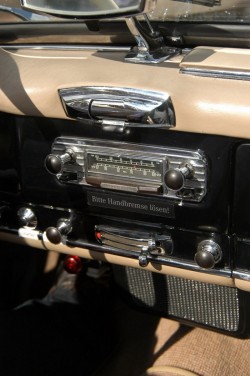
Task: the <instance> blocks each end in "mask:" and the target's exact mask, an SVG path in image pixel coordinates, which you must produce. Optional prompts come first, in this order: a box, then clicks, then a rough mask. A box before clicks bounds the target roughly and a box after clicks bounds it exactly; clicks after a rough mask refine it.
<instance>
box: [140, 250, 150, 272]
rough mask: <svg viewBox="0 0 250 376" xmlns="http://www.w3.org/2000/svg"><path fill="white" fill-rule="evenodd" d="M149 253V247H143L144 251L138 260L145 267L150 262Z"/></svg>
mask: <svg viewBox="0 0 250 376" xmlns="http://www.w3.org/2000/svg"><path fill="white" fill-rule="evenodd" d="M148 255H149V248H148V247H142V251H141V253H140V255H139V259H138V260H139V265H140V266H141V267H143V268H145V267H146V266H147V265H148V263H149V260H148Z"/></svg>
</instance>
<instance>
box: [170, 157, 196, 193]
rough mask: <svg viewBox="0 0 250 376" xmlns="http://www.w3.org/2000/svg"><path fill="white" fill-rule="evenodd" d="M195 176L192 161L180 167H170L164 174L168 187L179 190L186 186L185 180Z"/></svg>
mask: <svg viewBox="0 0 250 376" xmlns="http://www.w3.org/2000/svg"><path fill="white" fill-rule="evenodd" d="M193 176H194V168H193V166H192V165H191V164H190V163H186V164H185V165H183V166H181V167H180V168H176V169H169V170H168V171H167V172H166V174H165V176H164V181H165V184H166V186H167V188H168V189H171V190H173V191H179V190H180V189H182V188H183V187H184V184H185V180H186V179H191V178H192V177H193Z"/></svg>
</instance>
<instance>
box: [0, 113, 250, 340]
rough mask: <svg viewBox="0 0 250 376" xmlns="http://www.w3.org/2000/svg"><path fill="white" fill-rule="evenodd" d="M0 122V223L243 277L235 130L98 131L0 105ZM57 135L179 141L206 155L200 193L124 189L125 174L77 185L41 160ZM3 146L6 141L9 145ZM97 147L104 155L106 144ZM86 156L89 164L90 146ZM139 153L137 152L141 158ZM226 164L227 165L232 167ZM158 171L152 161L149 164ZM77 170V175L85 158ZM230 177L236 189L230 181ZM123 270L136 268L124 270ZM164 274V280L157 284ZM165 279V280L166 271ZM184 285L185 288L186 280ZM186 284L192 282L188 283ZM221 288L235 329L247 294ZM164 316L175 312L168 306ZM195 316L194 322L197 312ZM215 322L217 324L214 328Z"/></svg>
mask: <svg viewBox="0 0 250 376" xmlns="http://www.w3.org/2000/svg"><path fill="white" fill-rule="evenodd" d="M1 121H2V122H3V123H4V124H6V127H2V128H1V129H2V130H1V135H2V139H1V142H2V144H3V145H6V147H3V148H2V149H1V153H2V158H3V159H5V161H6V162H7V163H5V164H4V166H5V167H4V169H6V166H7V169H8V170H11V171H12V172H13V174H12V175H11V176H12V178H11V179H10V178H9V175H8V174H5V173H1V175H0V195H1V201H2V206H1V231H4V232H6V233H12V234H16V235H20V228H22V226H24V227H28V228H30V230H31V232H32V228H34V229H35V235H34V234H33V235H32V236H37V237H38V239H42V238H43V234H46V236H47V238H48V239H49V241H50V242H51V243H54V244H58V243H60V242H62V243H63V244H64V245H66V246H68V247H79V248H87V249H90V250H92V251H97V252H104V253H108V254H112V255H118V256H121V257H124V258H128V259H134V260H137V261H138V266H140V267H144V266H147V265H148V264H149V263H150V262H153V263H154V264H156V265H159V267H160V266H161V265H166V266H170V267H174V268H180V269H181V270H185V269H186V270H189V271H194V272H198V273H200V274H204V273H205V274H210V275H211V276H213V275H214V276H221V277H223V278H228V279H230V278H232V276H233V275H234V276H236V277H240V278H243V280H246V278H247V275H249V269H250V266H249V252H248V249H249V242H248V240H245V239H242V235H243V234H246V236H247V224H248V219H247V218H248V217H247V215H246V214H247V213H246V210H247V205H246V206H245V207H244V203H243V201H242V200H243V195H242V192H246V189H247V188H246V187H245V186H244V184H243V183H244V182H243V181H242V178H243V176H246V175H247V171H245V170H244V171H242V167H238V168H237V166H238V164H240V166H242V158H243V159H245V158H246V157H245V153H246V152H247V153H248V150H249V148H248V145H244V144H243V143H242V142H241V141H240V140H239V139H236V138H231V137H224V136H213V135H206V134H194V133H184V132H176V131H165V130H161V129H158V130H157V129H154V130H150V129H143V130H141V129H140V130H139V129H133V130H131V131H130V132H129V133H126V134H120V133H114V132H107V131H103V130H101V129H100V128H98V127H97V126H94V127H93V128H90V127H87V126H86V125H85V124H84V123H81V122H76V121H67V120H65V121H63V120H57V119H45V118H34V117H22V116H12V115H5V114H2V120H1ZM3 129H4V130H3ZM58 137H59V138H60V137H61V138H63V139H68V138H73V140H74V142H76V143H77V142H79V143H80V141H81V142H82V141H84V140H92V142H93V143H95V142H96V144H98V142H100V141H101V143H102V144H105V143H106V144H107V145H115V146H116V150H117V149H118V145H120V146H121V149H122V147H124V145H126V148H129V146H130V150H134V149H133V147H132V145H136V148H138V150H146V151H147V150H152V149H151V148H156V150H159V148H160V149H162V148H167V149H168V151H169V152H172V151H173V150H175V151H176V150H177V151H179V152H180V154H181V152H183V150H185V151H187V150H189V151H190V150H192V151H198V152H199V153H201V154H202V155H204V158H205V159H204V160H205V161H206V180H205V184H206V193H205V195H204V197H202V200H201V201H199V202H192V201H190V200H189V199H187V200H186V199H179V198H178V197H176V198H174V197H171V196H170V197H169V196H168V192H167V193H166V195H165V196H164V194H155V193H154V194H152V193H150V192H140V193H135V192H130V191H127V188H126V187H127V186H129V182H128V184H127V185H125V188H124V186H122V189H121V190H120V189H116V188H117V185H116V184H115V185H114V189H108V188H104V187H103V186H100V185H94V184H91V180H90V184H86V181H85V180H84V184H78V181H77V180H76V184H72V181H67V179H61V176H63V174H62V175H60V173H59V175H58V174H51V173H49V172H48V169H47V168H46V166H45V160H46V157H47V156H48V155H50V154H51V152H52V147H53V144H54V142H55V140H56V139H58ZM95 140H96V141H95ZM112 142H114V144H112ZM241 144H242V145H241ZM7 145H8V146H9V145H10V148H9V149H8V150H10V152H9V153H8V152H7ZM239 145H240V146H239ZM148 147H149V149H148ZM237 148H238V149H237ZM235 151H236V154H235ZM106 152H107V155H109V150H108V149H107V150H106ZM110 153H111V155H114V154H112V152H111V151H110ZM133 153H134V154H133V156H134V157H133V158H134V159H133V158H132V159H131V161H128V159H127V158H125V157H124V158H123V159H122V163H123V164H126V163H130V164H131V163H134V162H136V163H137V159H136V158H137V156H138V155H140V156H141V155H142V154H140V153H139V154H138V151H136V150H134V151H133ZM85 154H86V153H85ZM85 154H84V153H83V158H85V157H86V159H85V160H88V153H87V156H86V155H85ZM146 154H147V153H146ZM170 154H171V153H170ZM177 154H178V153H177ZM177 154H175V157H176V155H177ZM84 155H85V156H84ZM107 155H105V158H107ZM235 155H236V162H235ZM242 155H243V156H242ZM93 156H94V157H93ZM93 156H92V157H91V158H92V159H91V169H92V170H93V165H95V163H96V158H97V154H95V153H94V154H93ZM101 156H102V155H101ZM146 156H147V155H146ZM93 158H94V159H93ZM116 158H117V156H116ZM170 159H171V158H170ZM93 160H94V161H95V162H93ZM142 161H144V162H145V161H146V160H145V159H143V158H142ZM146 162H147V161H146ZM74 163H75V162H74ZM74 163H73V162H72V165H71V166H70V168H72V169H73V170H74V168H75V167H76V165H75V164H74ZM105 163H106V162H105ZM234 164H236V174H235V173H234V169H233V168H232V167H233V166H234ZM146 165H147V163H146ZM166 165H167V164H166ZM153 166H154V167H153V170H152V169H151V170H150V174H151V175H152V171H153V173H155V170H154V169H155V166H156V165H155V164H153ZM77 168H79V166H77ZM102 168H103V166H102ZM112 168H113V165H112ZM119 168H120V167H119ZM130 168H131V167H130ZM157 168H158V167H157ZM92 170H91V171H92ZM159 171H160V168H158V170H157V171H156V173H158V172H159ZM81 174H83V176H85V175H86V166H84V168H83V170H81ZM126 174H127V170H126ZM139 174H141V172H139ZM13 176H14V177H15V178H13ZM140 176H141V175H140ZM119 179H120V178H119ZM157 181H158V180H157ZM119 182H120V180H119ZM234 182H235V184H236V188H235V189H234V190H233V184H234ZM111 188H112V187H111ZM129 188H131V187H129ZM242 189H243V191H242ZM234 191H235V192H234ZM234 194H235V196H234ZM173 196H174V195H173ZM234 202H235V203H236V205H235V206H234ZM239 208H240V209H239ZM241 210H242V212H244V213H245V215H244V218H241ZM30 215H31V217H29V216H30ZM32 216H33V217H32ZM30 218H31V220H30ZM26 221H27V222H26ZM29 221H30V222H29ZM31 223H32V226H33V223H34V227H32V226H31ZM26 225H27V226H26ZM22 236H23V234H22ZM143 244H144V245H145V246H143ZM128 273H130V272H129V271H128ZM138 273H140V271H138ZM234 273H236V274H234ZM242 273H243V274H242ZM144 277H145V278H146V280H147V278H149V277H148V274H145V276H144V275H143V278H144ZM132 278H137V277H136V276H135V275H134V274H133V277H132ZM165 282H166V279H164V281H163V283H164V285H165ZM142 283H144V282H142ZM168 283H172V280H169V281H168ZM176 283H178V284H179V283H180V286H179V285H178V286H179V287H178V288H180V291H179V290H178V291H179V292H181V290H182V287H181V286H182V284H183V283H184V284H185V286H186V279H183V281H182V279H180V280H178V281H177V282H176ZM185 288H189V287H188V285H187V286H186V287H185ZM192 288H194V289H196V287H195V286H193V287H192ZM197 288H198V289H201V291H202V289H203V288H206V285H204V286H203V285H202V284H199V282H198V285H197ZM207 288H208V289H210V288H211V294H212V291H213V287H212V285H211V287H210V285H208V286H207ZM224 290H225V291H224ZM224 290H223V289H222V290H221V289H220V288H218V291H217V293H218V294H219V295H220V299H221V307H223V306H224V303H223V302H224V298H226V299H229V300H230V299H231V298H232V297H233V300H232V302H231V303H232V309H234V308H235V309H237V312H238V313H237V314H236V316H235V320H236V321H235V322H236V324H235V329H233V330H232V331H235V332H237V333H238V332H244V331H245V329H244V328H245V321H246V320H245V317H246V316H245V315H246V312H247V311H246V310H247V307H248V306H249V304H248V303H247V304H248V305H246V306H245V303H244V301H246V302H248V300H249V299H248V295H249V293H243V292H239V294H238V292H237V289H235V288H233V289H232V290H231V287H225V289H224ZM152 293H153V292H152ZM228 294H229V295H228ZM208 296H210V293H209V294H208ZM145 299H146V300H147V298H145ZM209 299H210V298H209ZM245 299H246V300H245ZM231 303H230V304H231ZM177 304H179V303H178V302H177ZM185 304H186V303H185ZM240 307H242V310H243V311H241V308H240ZM158 308H159V307H158ZM157 310H158V309H157ZM160 311H161V309H160ZM222 312H223V315H224V314H227V313H225V312H224V310H223V309H222ZM239 312H241V313H240V314H239ZM165 314H166V312H165ZM167 315H170V316H171V312H170V311H167ZM191 315H192V314H191ZM173 316H178V315H177V311H176V310H174V313H173ZM199 320H201V324H202V319H199ZM223 320H224V319H223ZM184 321H185V320H184ZM213 325H214V326H216V325H217V324H216V323H215V324H212V326H213ZM218 329H222V330H223V327H221V328H219V327H218ZM224 330H226V331H227V330H228V328H226V327H225V328H224Z"/></svg>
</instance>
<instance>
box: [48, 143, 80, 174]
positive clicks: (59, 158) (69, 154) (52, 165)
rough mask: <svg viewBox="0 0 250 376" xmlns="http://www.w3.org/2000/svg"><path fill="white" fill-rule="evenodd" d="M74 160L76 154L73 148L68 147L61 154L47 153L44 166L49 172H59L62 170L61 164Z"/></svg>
mask: <svg viewBox="0 0 250 376" xmlns="http://www.w3.org/2000/svg"><path fill="white" fill-rule="evenodd" d="M75 161H76V156H75V153H74V151H73V150H71V149H68V150H66V152H65V153H64V154H62V155H56V154H49V155H48V156H47V157H46V159H45V167H46V169H47V170H48V171H49V172H50V173H51V174H54V175H56V174H59V173H60V172H62V169H63V166H64V165H65V164H66V163H69V162H71V163H73V162H75Z"/></svg>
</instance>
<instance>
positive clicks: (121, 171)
mask: <svg viewBox="0 0 250 376" xmlns="http://www.w3.org/2000/svg"><path fill="white" fill-rule="evenodd" d="M87 171H88V173H92V174H99V175H102V174H103V175H110V176H111V177H123V178H131V177H133V178H134V179H139V180H150V181H154V182H161V179H162V162H161V161H157V160H156V161H154V160H147V159H139V158H130V157H127V156H112V155H106V154H100V153H87Z"/></svg>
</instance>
